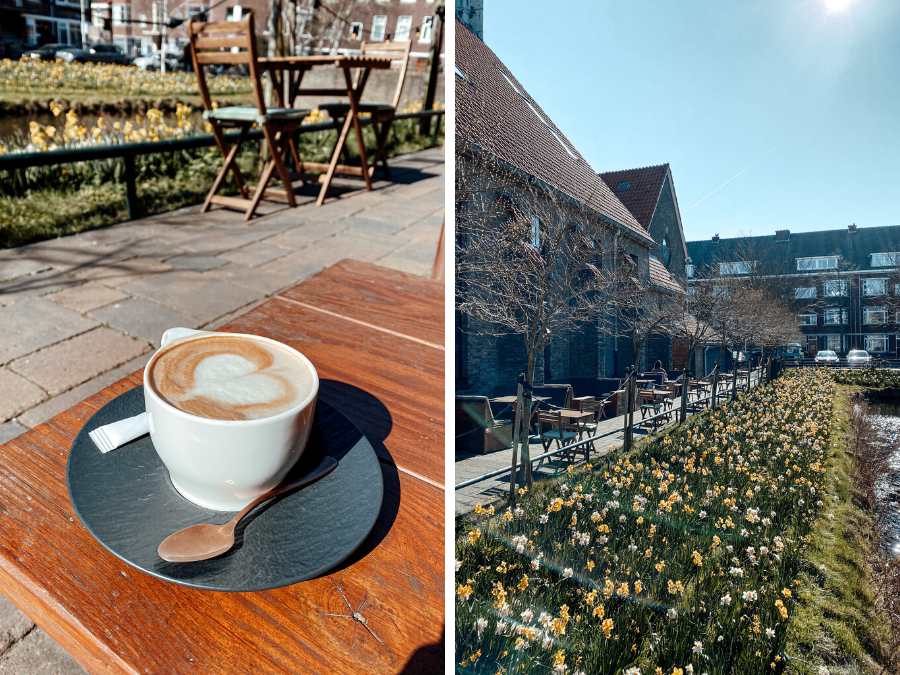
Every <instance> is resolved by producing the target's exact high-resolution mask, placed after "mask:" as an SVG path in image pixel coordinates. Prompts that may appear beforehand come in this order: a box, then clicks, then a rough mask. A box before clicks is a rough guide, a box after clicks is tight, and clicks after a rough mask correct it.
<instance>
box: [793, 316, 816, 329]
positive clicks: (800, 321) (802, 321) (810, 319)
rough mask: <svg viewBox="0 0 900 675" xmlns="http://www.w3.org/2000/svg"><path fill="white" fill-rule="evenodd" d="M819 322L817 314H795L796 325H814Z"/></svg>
mask: <svg viewBox="0 0 900 675" xmlns="http://www.w3.org/2000/svg"><path fill="white" fill-rule="evenodd" d="M818 323H819V317H818V315H817V314H798V315H797V325H798V326H816V325H818Z"/></svg>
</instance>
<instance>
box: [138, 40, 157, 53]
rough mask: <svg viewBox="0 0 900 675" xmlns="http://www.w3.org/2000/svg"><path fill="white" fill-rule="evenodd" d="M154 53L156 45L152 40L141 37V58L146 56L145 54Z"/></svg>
mask: <svg viewBox="0 0 900 675" xmlns="http://www.w3.org/2000/svg"><path fill="white" fill-rule="evenodd" d="M154 51H156V44H154V42H153V38H149V37H142V38H141V56H146V55H147V54H152V53H153V52H154Z"/></svg>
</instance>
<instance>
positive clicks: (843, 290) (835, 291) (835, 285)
mask: <svg viewBox="0 0 900 675" xmlns="http://www.w3.org/2000/svg"><path fill="white" fill-rule="evenodd" d="M842 295H847V282H846V281H826V282H825V297H826V298H836V297H838V296H842Z"/></svg>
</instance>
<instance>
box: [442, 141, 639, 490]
mask: <svg viewBox="0 0 900 675" xmlns="http://www.w3.org/2000/svg"><path fill="white" fill-rule="evenodd" d="M471 157H477V159H471ZM456 164H457V166H456V234H457V247H456V298H457V309H458V310H459V311H460V312H462V313H464V314H466V315H468V316H469V317H470V318H471V319H474V320H475V321H470V322H469V326H470V328H469V330H471V331H472V332H477V333H481V334H487V335H494V336H503V335H519V336H520V337H521V338H522V341H523V345H524V351H525V363H524V364H523V366H524V374H525V378H524V379H525V382H524V386H525V390H526V392H525V393H526V404H527V405H530V392H531V389H532V387H533V386H534V374H535V366H536V365H537V362H538V357H539V356H540V355H541V354H542V353H543V351H544V348H545V347H546V346H547V345H548V344H550V342H551V341H552V340H553V339H554V338H555V337H557V336H560V335H561V334H563V333H565V332H566V331H569V330H572V329H577V328H580V327H582V326H584V325H585V324H594V325H596V322H597V321H599V320H600V319H601V318H602V317H603V316H604V314H605V313H606V311H607V302H608V301H609V298H610V296H611V294H613V293H614V292H615V289H616V287H617V285H618V284H617V275H618V274H619V270H620V269H621V266H620V265H619V264H618V263H619V259H620V255H619V249H620V241H619V237H620V235H618V234H617V233H616V232H615V231H614V230H613V228H612V226H611V225H610V224H609V223H608V222H607V221H605V220H604V219H603V218H602V217H601V216H600V215H599V214H597V213H595V212H593V211H591V210H589V209H588V208H586V207H584V206H582V205H580V204H576V203H573V202H572V200H570V199H569V198H567V197H566V196H565V195H561V194H560V193H557V192H555V191H553V190H551V189H547V188H545V187H544V186H543V185H538V184H536V183H534V182H529V181H527V180H521V181H518V180H515V179H513V177H512V176H511V174H510V173H509V172H508V171H507V170H505V169H504V168H502V167H500V166H498V165H497V164H495V163H494V162H493V161H492V160H491V159H490V158H487V157H484V156H483V155H476V154H473V155H470V156H469V157H468V158H464V157H463V156H462V153H460V152H457V162H456ZM526 409H527V410H528V411H530V407H527V408H526ZM520 410H521V408H520ZM529 414H530V413H529ZM529 414H526V415H524V416H523V420H522V423H523V424H524V425H526V429H527V424H528V421H529ZM517 431H518V430H517V429H516V430H514V432H513V435H514V438H516V437H517V435H516V434H517ZM521 436H522V440H523V443H522V469H523V475H524V476H525V479H526V480H528V481H530V467H531V464H530V461H529V457H528V440H527V433H522V434H521ZM513 452H514V455H513V456H514V457H515V452H516V447H515V443H514V447H513ZM513 473H515V471H514V472H513Z"/></svg>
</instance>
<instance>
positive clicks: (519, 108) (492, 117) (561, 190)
mask: <svg viewBox="0 0 900 675" xmlns="http://www.w3.org/2000/svg"><path fill="white" fill-rule="evenodd" d="M455 80H456V135H457V168H456V171H457V179H458V180H459V178H460V176H463V175H465V176H469V175H474V174H478V173H479V171H480V167H481V166H483V165H486V164H488V163H490V164H491V165H493V166H503V167H506V168H505V173H504V175H503V178H502V179H500V180H498V183H497V185H496V186H486V187H487V188H493V191H494V192H496V193H497V194H498V195H501V194H504V195H505V193H507V192H515V188H516V186H517V185H519V184H529V185H538V186H540V188H541V189H542V190H544V191H545V192H546V194H547V195H548V197H547V199H548V200H549V199H550V196H551V195H552V196H553V197H554V198H557V197H558V198H560V201H561V202H567V203H569V204H571V205H572V209H571V218H572V223H573V225H574V226H576V227H579V228H580V227H585V228H586V229H587V227H589V226H595V227H594V228H593V229H594V230H597V229H605V230H606V231H607V232H609V234H610V236H611V237H612V236H616V237H618V239H619V241H620V242H621V249H622V250H623V251H624V253H626V254H627V255H628V257H629V258H630V259H631V260H632V261H633V263H634V265H635V276H636V278H637V279H638V280H639V281H640V282H641V283H643V284H644V285H645V286H649V287H651V288H652V289H654V291H655V292H659V293H674V294H682V293H683V292H684V291H683V290H682V288H681V286H680V285H679V283H678V281H677V279H676V276H675V275H673V274H672V272H670V271H669V267H671V268H672V269H675V270H676V272H678V276H679V277H683V275H684V266H683V264H684V257H685V245H684V237H683V234H682V231H681V221H680V216H679V215H678V208H677V201H676V200H675V193H674V189H673V187H672V180H671V172H670V171H669V169H668V166H667V165H663V167H651V168H650V169H636V170H633V172H632V173H633V175H634V177H633V179H632V185H633V189H634V191H633V192H630V193H629V195H628V197H629V199H632V200H633V203H634V204H636V203H637V202H638V201H639V202H640V203H642V204H643V203H644V202H647V203H648V204H649V206H647V207H646V208H644V209H643V210H642V211H641V217H642V218H644V219H645V220H646V223H642V222H641V221H640V220H639V219H638V218H637V217H636V216H635V215H634V214H633V213H632V211H630V210H629V208H628V207H627V206H626V204H625V203H624V202H623V201H622V200H621V199H620V198H619V197H618V196H617V193H616V192H615V191H614V190H613V189H611V188H610V187H609V185H608V184H607V182H605V178H604V176H609V177H610V180H614V176H613V174H604V176H601V175H598V174H597V173H596V172H595V171H594V170H593V169H591V167H590V166H589V165H588V163H587V162H586V161H585V160H584V158H583V157H581V155H580V154H579V153H578V151H577V150H576V149H575V148H574V146H573V145H572V144H571V143H570V142H569V141H568V140H567V139H566V138H565V136H564V135H563V133H562V132H561V131H560V130H559V128H557V127H556V125H555V124H553V122H552V121H551V120H550V119H549V117H548V116H547V115H546V114H545V113H544V112H543V110H542V109H541V108H540V106H539V105H538V104H537V102H536V101H534V99H533V98H531V96H530V95H529V94H528V93H527V92H526V91H525V89H524V87H522V85H521V84H520V83H519V82H518V81H517V80H516V78H515V76H514V75H513V74H512V73H511V72H510V71H509V70H508V69H507V68H506V66H505V65H504V64H503V62H502V61H500V59H498V58H497V56H496V55H495V54H494V53H493V52H492V51H491V50H490V49H489V48H488V47H487V46H486V45H485V44H484V42H482V41H481V40H480V39H479V38H478V36H476V35H475V34H474V33H473V32H472V31H471V30H470V29H469V28H468V27H467V26H466V25H465V24H464V23H463V22H462V21H460V20H459V18H457V22H456V78H455ZM482 173H485V172H482ZM616 187H617V188H618V187H619V184H618V183H617V184H616ZM483 192H484V194H489V193H490V192H491V189H487V190H484V191H483ZM622 192H623V195H624V193H625V192H629V191H628V190H622ZM537 207H538V205H534V204H528V203H522V204H518V205H517V208H518V209H519V210H521V211H523V212H528V211H529V210H531V211H535V210H537ZM471 208H474V205H472V204H467V203H460V197H459V196H458V197H457V210H458V211H459V210H461V209H462V210H467V209H471ZM586 221H591V222H586ZM598 224H600V225H602V228H598V227H596V225H598ZM657 232H661V233H662V236H661V242H662V240H665V242H666V243H665V247H666V251H667V252H668V258H669V259H668V261H667V263H665V264H664V263H663V262H662V260H661V258H662V250H663V247H662V244H661V243H658V242H656V241H654V236H653V233H657ZM600 243H601V246H600V248H601V249H603V250H609V249H608V248H606V247H605V242H600ZM455 342H456V345H455V346H456V353H455V363H456V389H457V392H458V393H462V392H467V393H476V394H490V393H491V392H492V390H493V387H494V386H495V385H497V384H510V383H513V382H515V379H516V376H517V374H518V373H520V372H522V371H523V370H524V365H525V347H524V344H523V341H522V338H521V336H519V335H507V336H502V337H493V336H490V335H486V334H484V331H483V330H479V326H477V325H475V322H474V320H473V319H471V318H470V317H466V316H464V315H461V314H460V313H457V316H456V331H455ZM663 342H665V341H663ZM626 343H627V345H626ZM661 348H663V349H665V350H666V353H667V354H669V353H671V348H670V346H667V343H666V344H664V345H659V344H656V345H655V346H654V345H650V346H649V348H648V349H647V350H645V353H644V354H643V355H642V360H643V361H644V362H646V361H647V360H649V358H650V357H651V356H652V357H654V358H660V357H659V356H656V354H655V353H654V349H656V350H657V351H659V350H660V349H661ZM629 350H630V339H628V338H618V337H617V336H616V333H615V330H614V329H611V321H610V317H608V316H598V317H597V318H596V321H594V322H593V324H592V325H586V326H584V327H582V328H580V329H578V330H572V331H569V332H568V333H566V334H564V335H561V336H559V337H557V338H555V339H554V340H553V341H552V342H551V343H550V345H549V346H548V347H547V349H546V350H545V353H544V354H543V358H541V359H539V362H538V364H537V367H536V372H535V382H536V383H541V382H543V381H544V380H546V379H554V380H559V379H564V378H603V377H607V376H610V375H612V374H614V373H615V374H618V373H621V372H622V371H624V367H625V366H626V365H627V364H628V363H633V361H634V358H633V354H628V353H627V352H628V351H629ZM668 361H669V359H668V358H667V359H666V362H668Z"/></svg>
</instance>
